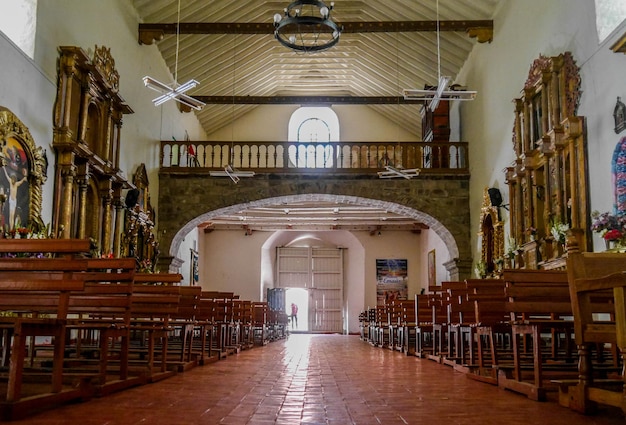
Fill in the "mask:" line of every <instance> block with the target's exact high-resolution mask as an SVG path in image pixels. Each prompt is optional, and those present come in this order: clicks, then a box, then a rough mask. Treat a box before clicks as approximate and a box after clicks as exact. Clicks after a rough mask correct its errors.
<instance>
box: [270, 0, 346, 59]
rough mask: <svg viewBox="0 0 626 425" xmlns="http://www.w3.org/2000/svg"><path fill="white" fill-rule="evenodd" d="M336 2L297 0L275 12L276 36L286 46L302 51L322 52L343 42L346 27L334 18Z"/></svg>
mask: <svg viewBox="0 0 626 425" xmlns="http://www.w3.org/2000/svg"><path fill="white" fill-rule="evenodd" d="M334 5H335V3H334V2H331V3H330V7H329V6H326V4H325V3H324V2H323V1H317V0H297V1H294V2H292V3H290V4H289V6H287V7H286V8H285V13H284V15H281V14H280V13H277V14H275V15H274V28H275V30H274V37H275V38H276V40H278V41H279V42H280V44H282V45H283V46H286V47H289V48H290V49H293V50H296V51H299V52H305V53H306V52H319V51H320V50H326V49H328V48H330V47H333V46H334V45H335V44H337V43H338V42H339V36H340V35H341V31H342V29H343V28H342V27H341V26H339V25H337V24H336V23H335V22H333V20H332V19H331V18H330V12H331V10H332V9H333V6H334Z"/></svg>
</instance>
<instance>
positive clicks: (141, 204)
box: [120, 164, 159, 273]
mask: <svg viewBox="0 0 626 425" xmlns="http://www.w3.org/2000/svg"><path fill="white" fill-rule="evenodd" d="M133 185H134V186H135V189H133V190H131V191H129V192H128V193H127V195H126V201H125V203H126V217H125V219H124V233H123V234H122V249H121V253H120V255H121V256H122V257H135V258H136V259H137V264H138V269H139V270H140V271H142V272H150V273H151V272H154V271H156V269H155V267H156V265H157V261H158V256H159V243H158V241H157V239H156V237H155V233H154V222H155V219H156V217H155V211H154V208H152V204H151V202H150V192H149V182H148V175H147V173H146V166H145V165H144V164H141V165H140V166H139V168H138V169H137V172H136V173H135V175H134V177H133Z"/></svg>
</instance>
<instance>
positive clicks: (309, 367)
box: [12, 334, 624, 425]
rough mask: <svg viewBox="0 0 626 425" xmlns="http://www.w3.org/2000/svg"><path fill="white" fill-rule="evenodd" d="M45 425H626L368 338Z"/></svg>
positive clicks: (77, 410)
mask: <svg viewBox="0 0 626 425" xmlns="http://www.w3.org/2000/svg"><path fill="white" fill-rule="evenodd" d="M12 423H14V424H37V425H61V424H80V425H105V424H106V425H129V424H144V425H192V424H236V425H243V424H255V425H256V424H258V425H261V424H263V425H265V424H289V425H296V424H336V425H347V424H358V425H369V424H377V425H380V424H382V425H393V424H404V425H406V424H429V425H437V424H449V425H452V424H459V425H464V424H467V425H470V424H471V425H477V424H481V425H485V424H506V425H516V424H551V425H559V424H563V425H577V424H592V423H593V424H598V425H605V424H623V423H624V419H623V416H622V415H621V413H619V412H615V411H610V412H607V411H603V412H602V414H601V415H599V416H595V417H585V416H582V415H579V414H577V413H574V412H571V411H569V410H568V409H565V408H563V407H560V406H558V405H557V404H556V403H554V402H546V403H539V402H534V401H531V400H528V399H527V398H526V397H524V396H520V395H518V394H514V393H510V392H507V391H504V390H500V389H498V388H497V387H494V386H491V385H488V384H485V383H481V382H476V381H472V380H470V379H467V378H466V376H465V375H463V374H461V373H458V372H454V371H453V370H452V369H451V368H449V367H447V366H443V365H439V364H436V363H434V362H432V361H429V360H422V359H418V358H415V357H406V356H405V355H404V354H401V353H398V352H392V351H389V350H383V349H380V348H373V347H372V346H370V345H369V344H367V343H365V342H363V341H361V340H359V338H358V336H343V335H316V336H311V335H303V334H298V335H295V334H294V335H291V336H290V337H289V338H288V339H287V340H283V341H278V342H273V343H271V344H269V345H267V346H265V347H257V348H254V349H252V350H247V351H243V352H242V353H240V354H238V355H234V356H230V357H228V358H227V359H225V360H221V361H219V362H216V363H212V364H209V365H206V366H200V367H197V368H194V369H192V370H191V371H188V372H185V373H181V374H178V375H177V376H175V377H173V378H169V379H167V380H164V381H161V382H158V383H155V384H150V385H145V386H143V387H138V388H135V389H131V390H126V391H124V392H121V393H117V394H113V395H110V396H107V397H104V398H100V399H94V400H91V401H88V402H85V403H81V404H74V405H68V406H64V407H61V408H58V409H55V410H52V411H48V412H44V413H42V414H40V415H38V416H34V417H32V418H29V419H26V420H22V421H16V422H12Z"/></svg>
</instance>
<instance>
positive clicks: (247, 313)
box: [233, 300, 284, 350]
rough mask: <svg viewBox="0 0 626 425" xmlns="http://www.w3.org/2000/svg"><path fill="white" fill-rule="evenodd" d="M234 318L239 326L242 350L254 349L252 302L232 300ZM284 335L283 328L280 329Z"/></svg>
mask: <svg viewBox="0 0 626 425" xmlns="http://www.w3.org/2000/svg"><path fill="white" fill-rule="evenodd" d="M233 308H234V312H233V314H234V317H235V321H236V322H237V323H238V324H239V337H238V339H239V344H240V346H241V348H242V349H244V350H245V349H248V348H252V347H254V338H253V335H252V314H253V311H252V301H248V300H234V305H233ZM281 333H284V327H283V328H281Z"/></svg>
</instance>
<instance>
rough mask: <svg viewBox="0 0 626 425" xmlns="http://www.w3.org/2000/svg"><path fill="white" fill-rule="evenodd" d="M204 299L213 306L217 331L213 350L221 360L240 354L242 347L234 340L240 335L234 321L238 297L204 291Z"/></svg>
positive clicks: (222, 292)
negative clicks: (235, 302) (235, 304)
mask: <svg viewBox="0 0 626 425" xmlns="http://www.w3.org/2000/svg"><path fill="white" fill-rule="evenodd" d="M202 298H203V299H210V300H212V304H213V326H214V330H215V337H214V338H213V342H214V346H213V349H214V350H217V351H219V352H220V354H219V355H220V358H221V357H225V356H227V355H231V354H234V353H236V352H239V351H240V349H241V347H240V346H239V344H238V342H237V340H234V339H233V337H234V336H235V335H237V334H238V332H237V327H236V325H235V323H234V321H233V309H234V302H233V301H234V300H235V299H236V298H238V296H236V295H235V294H234V293H233V292H225V291H203V292H202ZM266 320H267V317H266Z"/></svg>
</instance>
